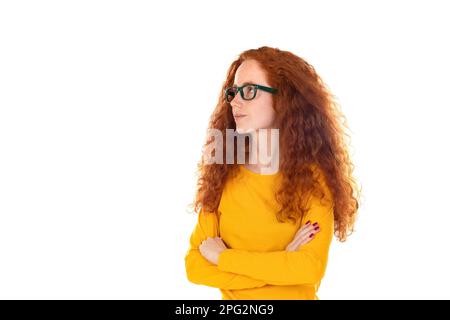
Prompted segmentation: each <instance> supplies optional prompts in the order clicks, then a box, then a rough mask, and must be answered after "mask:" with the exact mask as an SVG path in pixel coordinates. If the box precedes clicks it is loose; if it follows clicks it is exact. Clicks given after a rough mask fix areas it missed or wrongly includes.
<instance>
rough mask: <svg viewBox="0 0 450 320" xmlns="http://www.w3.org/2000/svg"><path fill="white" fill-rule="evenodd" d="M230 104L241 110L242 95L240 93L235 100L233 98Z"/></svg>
mask: <svg viewBox="0 0 450 320" xmlns="http://www.w3.org/2000/svg"><path fill="white" fill-rule="evenodd" d="M230 104H231V106H232V107H234V108H236V107H239V108H241V107H242V97H241V93H240V92H238V93H237V94H236V95H235V96H234V98H233V100H231V102H230Z"/></svg>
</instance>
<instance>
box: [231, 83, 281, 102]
mask: <svg viewBox="0 0 450 320" xmlns="http://www.w3.org/2000/svg"><path fill="white" fill-rule="evenodd" d="M248 86H253V87H255V89H256V90H255V93H254V95H253V97H251V98H250V99H245V98H244V92H243V91H242V89H243V88H245V87H248ZM231 88H237V92H236V95H235V96H234V97H233V99H234V98H235V97H236V96H237V95H238V94H239V93H240V94H241V98H242V99H243V100H245V101H249V100H253V99H255V97H256V93H257V92H258V89H261V90H262V91H265V92H269V93H272V94H275V93H277V92H278V89H277V88H271V87H267V86H263V85H260V84H256V83H246V84H244V85H242V86H240V87H238V86H231V87H228V88H226V89H225V90H224V94H225V100H226V101H227V102H228V103H231V101H233V99H231V101H228V99H227V96H228V90H230V89H231Z"/></svg>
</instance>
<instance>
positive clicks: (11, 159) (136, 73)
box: [0, 0, 450, 299]
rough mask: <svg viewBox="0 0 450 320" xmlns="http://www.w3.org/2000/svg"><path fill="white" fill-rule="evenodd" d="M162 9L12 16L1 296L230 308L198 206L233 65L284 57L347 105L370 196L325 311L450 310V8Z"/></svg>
mask: <svg viewBox="0 0 450 320" xmlns="http://www.w3.org/2000/svg"><path fill="white" fill-rule="evenodd" d="M156 3H157V2H153V1H40V2H37V1H11V2H1V4H0V298H2V299H184V298H189V299H220V293H219V290H218V289H215V288H210V287H206V286H198V285H194V284H192V283H190V282H188V280H187V279H186V275H185V269H184V254H185V252H186V250H187V248H188V241H189V236H190V233H191V231H192V229H193V227H194V225H195V222H196V217H195V216H194V215H193V214H192V213H189V212H188V210H187V205H188V204H189V202H190V201H191V200H192V199H193V196H194V191H195V184H196V181H195V170H196V164H197V161H198V160H199V159H200V156H201V147H202V144H203V141H204V137H205V134H206V128H207V124H208V119H209V116H210V114H211V112H212V110H213V108H214V106H215V104H216V102H217V97H218V95H219V94H220V89H221V85H222V82H223V81H224V79H225V74H226V70H227V68H228V66H229V64H230V63H231V62H232V61H233V60H234V59H235V58H236V57H237V55H238V54H239V53H240V52H242V51H244V50H247V49H250V48H257V47H259V46H263V45H268V46H272V47H278V48H280V49H282V50H288V51H291V52H293V53H295V54H297V55H299V56H301V57H303V58H304V59H306V60H307V61H308V62H309V63H311V64H312V65H313V66H314V67H315V68H316V70H317V72H318V73H319V75H320V76H321V77H322V78H323V79H324V81H325V82H326V83H327V84H328V86H329V87H330V89H331V90H332V92H333V93H334V94H335V95H336V96H337V97H338V98H339V102H340V104H341V107H342V110H343V112H344V113H345V115H346V117H347V120H348V125H349V127H350V129H351V134H352V147H351V154H352V156H353V162H354V164H355V166H356V171H355V176H356V178H357V179H358V180H359V182H360V183H361V185H362V188H363V190H362V191H363V199H362V203H361V209H360V212H359V219H358V221H357V224H356V231H355V233H354V234H353V235H352V236H350V237H349V239H348V241H347V242H345V243H340V242H338V241H337V240H336V239H335V240H334V242H333V243H332V246H331V252H330V259H329V264H328V268H327V272H326V275H325V278H324V280H323V281H322V285H321V288H320V290H319V292H318V295H319V297H320V298H321V299H370V298H374V299H403V298H405V299H418V298H423V299H431V298H438V299H444V298H445V299H449V298H450V294H449V291H448V287H449V286H450V276H449V274H448V270H450V259H449V254H448V252H449V249H448V248H447V246H448V245H449V233H450V229H449V228H450V210H449V206H448V204H447V200H448V195H447V192H448V189H449V188H448V181H449V179H450V174H449V170H448V167H447V164H448V162H449V152H448V143H447V137H449V133H450V129H449V125H448V116H449V111H448V110H449V108H450V103H449V97H448V91H449V90H448V89H449V72H450V63H449V60H448V57H450V52H449V51H450V50H449V45H448V39H447V38H448V30H450V23H449V22H448V10H446V9H447V8H446V5H447V4H446V1H314V2H312V1H308V2H306V1H305V2H301V1H261V0H260V1H257V2H255V1H249V2H244V1H230V0H228V1H226V2H212V1H208V2H207V1H176V2H174V1H164V2H161V3H157V4H156ZM446 19H447V21H445V20H446Z"/></svg>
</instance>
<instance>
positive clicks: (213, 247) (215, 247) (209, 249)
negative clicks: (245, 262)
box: [198, 237, 227, 265]
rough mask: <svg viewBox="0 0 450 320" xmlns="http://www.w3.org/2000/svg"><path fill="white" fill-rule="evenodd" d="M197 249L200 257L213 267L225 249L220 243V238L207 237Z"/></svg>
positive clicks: (221, 242) (223, 244)
mask: <svg viewBox="0 0 450 320" xmlns="http://www.w3.org/2000/svg"><path fill="white" fill-rule="evenodd" d="M198 248H199V250H200V253H201V254H202V256H203V257H205V259H206V260H208V261H209V262H211V263H213V264H215V265H217V264H218V263H219V255H220V253H221V252H222V251H224V250H225V249H227V247H226V246H225V243H223V241H222V238H219V237H214V238H211V237H208V239H206V240H203V242H202V243H201V244H200V246H199V247H198Z"/></svg>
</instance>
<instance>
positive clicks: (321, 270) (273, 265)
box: [218, 197, 334, 285]
mask: <svg viewBox="0 0 450 320" xmlns="http://www.w3.org/2000/svg"><path fill="white" fill-rule="evenodd" d="M322 201H324V200H323V199H322ZM307 220H311V223H314V222H315V221H317V222H318V224H319V226H320V231H319V232H318V233H317V234H316V235H315V237H314V239H312V240H311V241H310V242H308V243H307V244H305V245H303V246H301V247H300V248H299V249H298V250H297V251H272V252H252V251H246V250H237V249H226V250H224V251H222V253H221V254H220V255H219V262H218V268H219V270H222V271H227V272H234V273H238V274H241V275H245V276H249V277H252V278H255V279H260V280H262V281H264V282H266V283H267V284H271V285H299V284H305V285H313V284H316V283H318V282H319V281H321V279H322V278H323V276H324V274H325V269H326V265H327V261H328V252H329V247H330V244H331V241H332V239H333V233H334V215H333V205H332V202H327V204H323V203H322V202H321V201H320V200H319V199H318V198H315V197H313V198H312V200H311V206H310V207H309V210H308V211H307V214H306V219H304V221H307Z"/></svg>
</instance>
